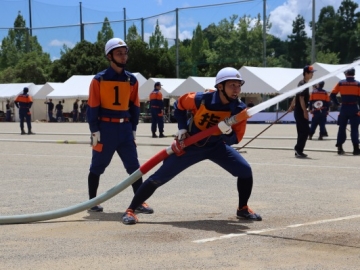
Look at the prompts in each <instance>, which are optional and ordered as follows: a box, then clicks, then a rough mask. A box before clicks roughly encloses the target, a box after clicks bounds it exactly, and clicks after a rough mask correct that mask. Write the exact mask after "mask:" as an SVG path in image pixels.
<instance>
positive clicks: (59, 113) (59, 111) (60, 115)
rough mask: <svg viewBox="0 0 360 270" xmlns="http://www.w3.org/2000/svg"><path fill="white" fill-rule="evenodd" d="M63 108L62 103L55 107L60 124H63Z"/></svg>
mask: <svg viewBox="0 0 360 270" xmlns="http://www.w3.org/2000/svg"><path fill="white" fill-rule="evenodd" d="M63 108H64V106H63V105H61V101H59V103H58V104H56V106H55V113H56V119H57V121H58V122H63V121H64V119H63Z"/></svg>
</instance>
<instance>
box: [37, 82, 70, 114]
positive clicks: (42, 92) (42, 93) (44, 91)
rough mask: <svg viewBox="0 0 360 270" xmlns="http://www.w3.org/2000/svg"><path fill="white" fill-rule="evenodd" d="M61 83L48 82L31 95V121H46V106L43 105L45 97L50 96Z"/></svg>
mask: <svg viewBox="0 0 360 270" xmlns="http://www.w3.org/2000/svg"><path fill="white" fill-rule="evenodd" d="M62 84H63V83H53V82H48V83H46V84H44V85H43V86H41V87H40V89H39V90H38V91H37V92H36V93H35V94H34V95H33V102H34V103H33V106H32V107H31V114H32V119H33V120H46V119H47V118H48V117H47V105H46V104H45V101H46V98H47V95H48V94H50V93H51V92H52V91H53V90H54V89H55V88H56V87H60V86H61V85H62Z"/></svg>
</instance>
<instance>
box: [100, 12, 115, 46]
mask: <svg viewBox="0 0 360 270" xmlns="http://www.w3.org/2000/svg"><path fill="white" fill-rule="evenodd" d="M113 37H114V31H113V30H112V29H111V25H110V23H109V19H108V18H107V17H105V19H104V22H103V25H102V27H101V31H99V32H98V34H97V42H98V43H99V44H103V45H105V44H106V42H107V41H108V40H109V39H112V38H113Z"/></svg>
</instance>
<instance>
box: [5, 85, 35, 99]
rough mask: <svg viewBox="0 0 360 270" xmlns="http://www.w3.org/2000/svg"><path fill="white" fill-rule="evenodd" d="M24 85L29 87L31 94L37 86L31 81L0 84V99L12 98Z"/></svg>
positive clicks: (19, 92)
mask: <svg viewBox="0 0 360 270" xmlns="http://www.w3.org/2000/svg"><path fill="white" fill-rule="evenodd" d="M24 87H27V88H29V95H31V96H32V95H33V93H34V92H36V91H37V89H38V88H37V87H36V86H35V84H33V83H9V84H2V85H1V86H0V100H7V99H14V98H15V97H16V96H17V95H19V94H21V93H22V91H23V90H24Z"/></svg>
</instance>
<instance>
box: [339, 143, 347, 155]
mask: <svg viewBox="0 0 360 270" xmlns="http://www.w3.org/2000/svg"><path fill="white" fill-rule="evenodd" d="M337 149H338V151H337V153H338V155H344V154H345V151H344V149H343V148H342V145H340V146H339V145H338V147H337Z"/></svg>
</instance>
